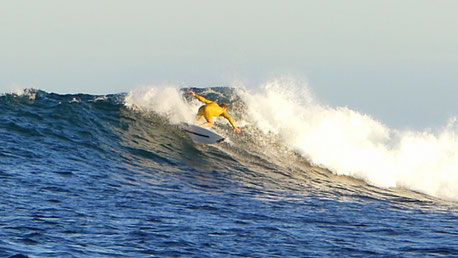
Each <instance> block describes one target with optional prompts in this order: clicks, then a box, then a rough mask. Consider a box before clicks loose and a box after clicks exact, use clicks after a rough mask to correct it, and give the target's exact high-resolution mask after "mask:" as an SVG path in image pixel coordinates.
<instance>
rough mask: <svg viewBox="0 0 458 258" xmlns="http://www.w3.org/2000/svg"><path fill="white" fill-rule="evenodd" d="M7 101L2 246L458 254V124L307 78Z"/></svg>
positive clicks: (59, 250) (115, 251) (78, 251)
mask: <svg viewBox="0 0 458 258" xmlns="http://www.w3.org/2000/svg"><path fill="white" fill-rule="evenodd" d="M189 89H190V88H180V87H176V86H168V85H163V86H144V87H141V88H137V89H134V90H132V91H129V92H126V93H121V94H111V95H103V96H102V95H97V96H96V95H89V94H68V95H62V94H55V93H49V92H45V91H41V90H37V89H28V90H23V91H20V92H16V93H5V94H3V95H1V96H0V110H1V114H0V141H1V143H2V144H1V145H0V182H1V184H0V257H12V256H15V255H17V257H20V256H22V257H26V256H28V257H147V256H158V257H171V256H172V257H175V256H185V257H186V256H193V257H237V256H241V257H272V256H277V257H315V256H343V257H346V256H402V257H425V256H444V257H451V256H458V137H457V136H458V126H457V124H456V119H454V118H451V119H450V121H449V122H448V123H447V124H446V125H445V126H443V127H441V128H439V129H425V130H423V131H418V130H417V131H415V130H398V129H392V128H389V127H387V126H386V125H384V124H383V123H382V122H379V121H377V120H375V119H374V118H372V117H371V116H369V115H367V114H363V113H361V112H358V111H355V110H351V109H350V108H347V107H330V106H327V105H325V104H322V103H320V102H319V101H318V100H317V98H316V97H314V96H313V94H312V93H310V91H309V90H308V89H307V87H297V85H296V86H295V85H288V83H286V84H285V83H284V82H279V81H273V82H270V83H266V84H265V85H263V86H261V87H259V88H258V89H243V88H236V87H212V88H193V90H194V91H196V93H198V94H200V95H202V96H204V97H206V98H208V99H212V100H215V101H217V102H219V103H221V102H224V103H227V104H228V105H229V109H228V113H229V114H230V115H232V117H233V118H234V120H235V122H236V124H237V126H239V127H240V128H241V129H242V132H241V133H240V134H236V133H234V132H233V131H232V128H231V127H230V125H229V123H228V122H227V121H226V120H225V119H223V118H217V119H216V123H215V126H214V130H215V131H216V132H217V133H219V134H221V135H223V136H224V137H225V138H226V140H225V141H224V142H222V143H219V144H214V145H203V144H199V143H195V142H193V141H192V140H191V139H190V138H189V137H188V136H187V135H186V133H184V132H183V131H182V130H181V129H180V127H179V124H180V123H181V122H190V123H193V122H195V121H194V118H195V114H196V112H197V109H198V107H199V106H200V105H201V103H199V102H198V101H197V100H195V99H193V98H191V97H190V96H189V95H188V93H187V92H188V90H189Z"/></svg>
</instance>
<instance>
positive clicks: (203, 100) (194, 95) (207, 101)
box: [189, 90, 213, 104]
mask: <svg viewBox="0 0 458 258" xmlns="http://www.w3.org/2000/svg"><path fill="white" fill-rule="evenodd" d="M189 95H191V96H193V97H196V99H198V100H199V101H200V102H203V103H205V104H210V103H213V101H211V100H208V99H206V98H204V97H202V96H199V95H197V94H196V93H194V91H192V90H190V91H189Z"/></svg>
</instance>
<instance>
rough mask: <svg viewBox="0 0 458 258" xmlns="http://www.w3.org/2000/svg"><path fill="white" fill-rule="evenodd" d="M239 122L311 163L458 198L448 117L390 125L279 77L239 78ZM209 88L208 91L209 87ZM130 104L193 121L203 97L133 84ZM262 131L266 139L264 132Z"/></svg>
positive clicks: (456, 156)
mask: <svg viewBox="0 0 458 258" xmlns="http://www.w3.org/2000/svg"><path fill="white" fill-rule="evenodd" d="M236 89H237V90H236V91H235V92H236V94H237V96H238V97H239V98H240V99H241V101H242V103H240V105H241V106H240V107H239V106H237V107H236V109H237V108H238V109H239V110H236V112H237V114H238V115H239V120H240V123H241V124H242V125H243V126H245V127H247V128H249V129H248V130H244V132H245V133H246V134H248V135H251V134H252V133H253V131H252V130H250V129H251V128H255V129H256V130H259V131H261V132H262V136H259V135H251V136H252V137H253V138H255V139H256V140H257V141H261V142H262V141H264V139H262V138H265V137H273V136H274V137H277V138H278V140H279V141H280V142H281V144H282V145H285V146H286V147H287V148H288V149H291V150H294V151H297V152H298V153H300V154H301V155H302V156H303V157H304V158H306V159H307V160H308V161H310V162H311V163H312V164H313V165H315V166H319V167H323V168H326V169H329V170H330V171H332V172H333V173H335V174H337V175H346V176H351V177H354V178H357V179H361V180H364V181H365V182H367V183H368V184H371V185H374V186H377V187H381V188H405V189H409V190H412V191H418V192H421V193H425V194H428V195H431V196H434V197H438V198H441V199H444V200H451V201H458V124H457V123H456V120H457V119H456V117H452V118H450V120H449V121H448V123H447V124H446V125H445V126H444V127H443V128H441V129H439V130H436V131H433V130H432V129H426V130H424V131H413V130H396V129H390V128H388V127H387V126H386V125H384V124H383V123H382V122H379V121H376V120H375V119H373V118H372V117H370V116H369V115H367V114H362V113H360V112H358V111H354V110H351V109H349V108H347V107H329V106H326V105H323V104H321V103H319V100H317V98H316V97H315V96H314V95H313V93H312V92H311V90H310V89H309V87H308V85H307V84H306V83H305V82H302V81H297V80H292V79H279V80H274V81H270V82H267V83H265V84H263V85H260V86H259V87H258V88H257V89H250V90H248V89H246V88H245V87H243V85H237V86H236ZM204 93H205V92H204ZM125 103H126V105H127V106H129V107H136V108H141V109H143V110H148V111H154V112H157V113H159V114H162V115H164V116H166V117H168V118H169V119H170V121H171V123H179V122H193V121H194V120H193V119H194V114H196V109H197V108H198V107H199V103H196V102H192V103H191V104H188V101H186V100H185V99H184V98H183V96H182V92H180V91H179V90H178V89H177V87H176V86H170V85H162V86H158V87H152V88H151V87H150V88H148V87H144V88H140V89H137V90H134V91H131V92H129V94H128V95H127V96H126V100H125ZM259 138H261V139H259Z"/></svg>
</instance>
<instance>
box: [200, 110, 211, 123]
mask: <svg viewBox="0 0 458 258" xmlns="http://www.w3.org/2000/svg"><path fill="white" fill-rule="evenodd" d="M203 110H204V114H203V115H204V117H205V120H207V122H206V123H203V124H201V125H200V126H202V127H212V126H213V116H212V115H211V114H210V112H207V110H205V108H204V109H203Z"/></svg>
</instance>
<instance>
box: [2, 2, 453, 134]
mask: <svg viewBox="0 0 458 258" xmlns="http://www.w3.org/2000/svg"><path fill="white" fill-rule="evenodd" d="M457 10H458V1H453V0H449V1H437V0H430V1H425V0H392V1H390V0H380V1H370V0H346V1H341V0H335V1H327V0H316V1H307V0H297V1H288V0H286V1H265V0H264V1H263V0H244V1H241V0H237V1H217V0H208V1H199V0H197V1H190V0H183V1H173V0H170V1H153V0H144V1H139V0H133V1H125V0H78V1H61V0H41V1H32V0H3V1H2V2H1V3H0V92H1V93H4V92H10V91H11V90H14V89H18V88H31V87H33V88H38V89H41V90H45V91H47V92H56V93H80V92H81V93H90V94H108V93H119V92H126V91H129V90H130V89H133V88H135V87H137V86H139V85H143V84H152V85H154V84H156V83H163V82H167V83H172V84H178V85H182V86H183V87H185V86H198V87H209V86H229V85H231V83H232V82H234V81H243V82H246V84H247V85H252V86H253V87H254V86H256V85H258V84H260V83H262V82H265V81H267V80H270V79H272V78H277V77H279V76H282V75H292V76H293V77H296V78H298V79H301V80H302V79H304V80H307V81H308V82H309V85H310V88H311V89H312V91H313V92H314V93H315V94H316V95H317V96H318V97H319V98H320V101H322V102H324V103H327V104H329V105H332V106H348V107H350V108H352V109H355V110H358V111H360V112H362V113H367V114H370V115H371V116H373V117H374V118H376V119H378V120H381V121H382V122H384V123H386V124H388V125H392V126H396V127H420V128H423V127H437V126H442V125H445V124H446V123H447V120H448V119H449V118H450V117H452V116H457V115H458V51H457V50H458V33H457V30H456V28H457V27H458V15H456V13H457Z"/></svg>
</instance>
